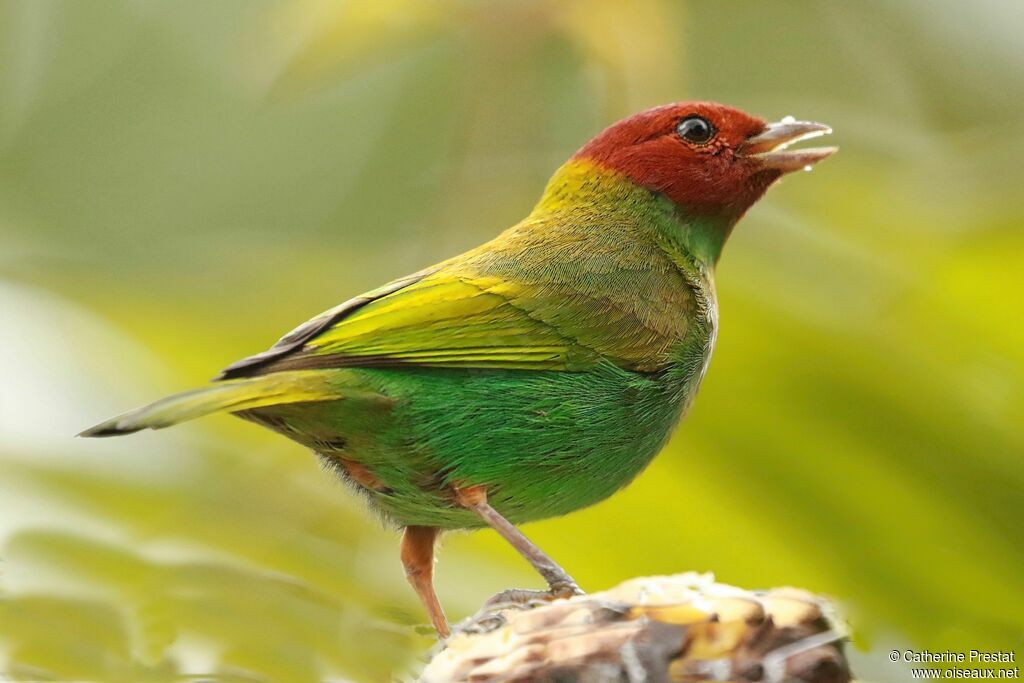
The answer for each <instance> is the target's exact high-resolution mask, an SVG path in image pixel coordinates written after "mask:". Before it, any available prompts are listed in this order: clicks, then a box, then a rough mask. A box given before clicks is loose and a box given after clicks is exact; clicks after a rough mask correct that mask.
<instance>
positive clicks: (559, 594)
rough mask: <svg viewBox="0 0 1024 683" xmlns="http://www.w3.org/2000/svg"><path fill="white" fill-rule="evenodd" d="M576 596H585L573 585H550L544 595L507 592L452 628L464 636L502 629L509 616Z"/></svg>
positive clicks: (500, 594) (528, 592)
mask: <svg viewBox="0 0 1024 683" xmlns="http://www.w3.org/2000/svg"><path fill="white" fill-rule="evenodd" d="M577 595H586V593H584V592H583V591H582V590H581V589H580V587H579V586H577V585H576V584H575V583H572V582H568V583H559V584H556V585H553V586H551V587H550V588H549V589H548V590H546V591H537V590H526V589H523V588H510V589H508V590H504V591H501V592H500V593H497V594H496V595H493V596H491V597H490V598H489V599H488V600H487V601H486V602H484V604H483V606H482V607H481V608H480V610H479V611H478V612H477V613H476V614H474V615H473V616H472V617H470V618H469V619H466V620H465V621H463V622H462V623H460V624H458V625H457V626H456V627H455V628H456V630H457V631H463V632H466V633H487V632H489V631H493V630H494V629H496V628H500V627H501V626H503V625H504V624H505V622H506V616H505V615H506V614H507V613H508V612H511V611H520V610H529V609H533V608H534V607H540V606H542V605H547V604H550V603H552V602H554V601H555V600H563V599H567V598H571V597H574V596H577Z"/></svg>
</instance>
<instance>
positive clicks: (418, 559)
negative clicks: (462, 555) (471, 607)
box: [402, 526, 451, 638]
mask: <svg viewBox="0 0 1024 683" xmlns="http://www.w3.org/2000/svg"><path fill="white" fill-rule="evenodd" d="M439 533H440V529H438V528H437V527H433V526H407V527H406V528H405V533H404V534H402V564H403V565H404V566H405V577H406V578H407V579H409V583H410V584H411V585H412V589H413V590H414V591H416V595H418V596H419V598H420V601H422V602H423V606H424V607H425V608H426V609H427V614H428V615H430V622H431V623H432V624H433V625H434V628H435V629H437V634H438V635H439V636H441V637H442V638H447V637H448V636H449V634H450V633H451V631H449V630H448V620H447V619H445V616H444V610H443V609H442V608H441V603H440V602H439V601H438V599H437V594H436V593H434V543H435V542H436V541H437V536H438V534H439Z"/></svg>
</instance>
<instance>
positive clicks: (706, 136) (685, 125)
mask: <svg viewBox="0 0 1024 683" xmlns="http://www.w3.org/2000/svg"><path fill="white" fill-rule="evenodd" d="M676 133H677V134H678V135H679V137H681V138H682V139H684V140H686V141H687V142H692V143H693V144H695V145H702V144H704V143H705V142H707V141H708V140H710V139H711V138H713V137H715V127H714V126H712V125H711V123H709V122H708V120H707V119H705V118H702V117H700V116H687V117H686V118H685V119H683V120H682V121H680V122H679V125H678V126H676Z"/></svg>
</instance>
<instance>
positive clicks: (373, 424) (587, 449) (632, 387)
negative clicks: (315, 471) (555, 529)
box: [284, 365, 695, 528]
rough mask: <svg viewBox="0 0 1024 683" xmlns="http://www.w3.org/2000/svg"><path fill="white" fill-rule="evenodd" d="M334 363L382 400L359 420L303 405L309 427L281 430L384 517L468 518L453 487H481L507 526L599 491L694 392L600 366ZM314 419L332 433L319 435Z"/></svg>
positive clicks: (623, 479) (423, 521)
mask: <svg viewBox="0 0 1024 683" xmlns="http://www.w3.org/2000/svg"><path fill="white" fill-rule="evenodd" d="M345 372H356V373H360V374H362V375H363V377H362V378H361V379H362V381H363V382H364V383H365V385H366V386H367V387H368V388H372V389H373V390H374V391H377V392H379V393H381V394H384V395H386V396H388V397H391V398H392V399H394V400H395V403H394V406H393V408H391V410H390V411H389V412H388V413H387V415H386V416H384V415H378V416H374V417H365V416H360V415H358V414H357V413H358V408H357V407H354V406H352V405H346V404H345V401H337V402H335V403H333V404H320V405H309V406H307V408H306V410H305V412H303V413H302V422H303V427H302V428H301V429H299V430H298V431H300V432H304V433H305V434H307V435H308V434H310V433H312V432H317V433H318V434H319V436H318V437H317V438H315V439H309V438H298V437H297V436H296V434H294V433H293V434H290V436H292V437H293V438H298V440H300V441H302V442H303V443H307V445H310V446H312V447H313V448H314V449H315V450H317V451H318V452H319V453H320V455H321V456H322V457H323V458H324V459H325V460H326V461H327V462H329V463H331V464H332V465H335V466H338V469H339V471H342V472H343V473H344V474H345V475H346V478H348V479H349V480H352V481H354V483H356V485H357V487H358V488H360V489H362V490H364V491H365V492H367V493H368V498H369V500H370V503H371V506H372V507H373V508H376V509H377V510H378V511H379V512H381V513H382V514H383V516H384V517H386V518H388V519H389V520H391V521H393V522H395V523H397V524H400V525H430V526H439V527H442V528H471V527H476V526H480V521H479V520H478V519H477V518H476V517H475V516H474V515H473V514H472V513H469V512H467V511H466V510H464V509H461V508H459V507H458V506H457V505H455V504H454V501H453V499H452V487H454V486H470V485H483V486H486V487H487V491H488V496H489V499H490V502H491V504H492V505H493V506H494V507H495V508H496V509H497V510H498V511H499V512H501V513H502V514H503V515H505V516H506V517H507V518H508V519H509V520H511V521H513V522H517V523H518V522H525V521H530V520H534V519H541V518H545V517H552V516H557V515H562V514H566V513H568V512H571V511H573V510H577V509H579V508H582V507H586V506H588V505H592V504H594V503H596V502H598V501H600V500H603V499H604V498H607V497H608V496H610V495H611V494H612V493H614V492H616V491H617V490H619V489H620V488H622V487H623V486H625V485H626V484H628V483H629V482H630V481H631V480H632V479H633V478H634V477H635V476H636V475H637V474H639V473H640V471H641V470H643V468H644V467H645V466H646V465H647V464H648V463H649V462H650V461H651V459H652V458H653V457H654V456H655V455H656V454H657V453H658V451H659V450H660V449H661V447H662V446H663V445H664V443H665V441H666V440H667V438H668V436H669V434H670V433H671V431H672V428H673V427H674V425H675V424H676V423H677V421H678V420H679V417H680V415H681V414H682V412H683V409H684V407H685V406H686V405H687V404H688V403H689V399H690V398H691V397H692V392H693V391H694V390H695V386H694V385H695V382H694V381H691V380H692V379H693V378H687V377H681V376H679V375H678V374H674V375H673V374H671V373H668V374H659V375H642V374H638V373H633V372H629V371H626V370H622V369H619V368H616V367H613V366H610V365H609V366H606V367H602V368H600V369H598V370H596V371H592V372H585V373H567V372H553V371H552V372H525V371H510V370H472V371H467V370H443V369H405V368H403V369H395V370H378V369H374V370H357V371H345ZM310 408H315V409H316V410H317V411H318V412H323V413H324V414H322V415H320V416H319V417H315V416H314V414H311V413H310V412H309V409H310ZM289 410H295V409H289ZM328 411H333V412H332V413H330V414H329V413H328ZM284 417H285V420H286V421H287V422H290V423H291V424H293V425H294V424H295V423H294V420H293V419H289V418H288V417H287V416H284ZM328 425H329V426H328ZM325 428H326V429H327V431H329V432H332V433H334V432H336V433H337V435H338V437H337V438H334V439H333V440H332V439H329V438H327V437H325V436H324V432H325ZM330 444H334V445H333V446H331V445H330ZM353 464H354V465H355V466H354V468H353Z"/></svg>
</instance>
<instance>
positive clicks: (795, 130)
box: [738, 118, 839, 173]
mask: <svg viewBox="0 0 1024 683" xmlns="http://www.w3.org/2000/svg"><path fill="white" fill-rule="evenodd" d="M831 132H832V129H831V128H829V127H828V126H826V125H825V124H824V123H814V122H813V121H793V120H791V119H788V118H786V119H783V120H782V121H779V122H777V123H769V124H768V125H767V126H766V127H765V129H764V130H763V131H761V132H760V133H758V134H757V135H753V136H751V137H749V138H747V139H746V140H745V141H744V142H743V144H742V145H740V147H739V150H738V152H739V153H740V154H741V155H743V156H745V157H748V158H750V159H753V160H756V161H757V162H759V163H761V164H763V165H764V166H765V168H770V169H775V170H778V171H782V172H783V173H790V172H792V171H799V170H800V169H806V170H808V171H809V170H811V166H813V165H814V164H816V163H818V162H819V161H821V160H822V159H824V158H825V157H827V156H829V155H831V154H833V153H834V152H835V151H836V150H838V149H839V148H838V147H808V148H806V149H786V148H787V147H789V146H790V145H792V144H793V143H795V142H800V141H801V140H808V139H810V138H816V137H818V136H819V135H828V134H829V133H831Z"/></svg>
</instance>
